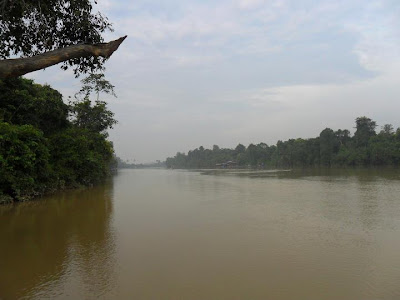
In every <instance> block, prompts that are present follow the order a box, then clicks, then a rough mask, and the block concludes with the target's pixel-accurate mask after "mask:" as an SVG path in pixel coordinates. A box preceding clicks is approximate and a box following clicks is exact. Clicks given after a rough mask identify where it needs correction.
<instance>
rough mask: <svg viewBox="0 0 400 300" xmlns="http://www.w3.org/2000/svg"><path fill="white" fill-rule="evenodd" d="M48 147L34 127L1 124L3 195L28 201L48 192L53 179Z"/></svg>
mask: <svg viewBox="0 0 400 300" xmlns="http://www.w3.org/2000/svg"><path fill="white" fill-rule="evenodd" d="M46 144H47V143H46V139H45V138H44V137H43V133H42V132H41V131H40V130H38V129H36V128H34V127H33V126H32V125H11V124H8V123H4V122H0V196H1V195H9V196H10V197H12V198H14V199H16V200H25V199H27V198H28V197H29V196H32V195H38V194H41V193H42V192H44V190H45V189H46V183H47V181H48V180H49V178H50V166H49V151H48V148H47V146H46Z"/></svg>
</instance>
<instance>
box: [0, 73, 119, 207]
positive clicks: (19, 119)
mask: <svg viewBox="0 0 400 300" xmlns="http://www.w3.org/2000/svg"><path fill="white" fill-rule="evenodd" d="M96 76H99V77H98V78H94V75H91V76H89V77H88V78H87V79H86V81H84V88H83V89H82V91H81V94H82V93H83V95H82V97H78V98H77V99H76V100H74V101H70V103H69V104H66V103H64V102H63V99H62V95H61V94H60V93H59V92H58V91H56V90H54V89H53V88H51V87H50V86H48V85H40V84H35V83H34V82H33V81H32V80H28V79H24V78H10V79H4V80H0V203H2V202H3V203H4V202H13V201H24V200H27V199H30V198H32V197H34V196H38V195H42V194H44V193H46V192H49V191H54V190H57V189H62V188H66V187H76V186H79V185H85V186H88V185H93V184H95V183H98V182H100V181H102V180H103V179H104V178H105V177H106V176H107V175H108V174H109V172H110V165H111V164H112V163H113V153H114V151H113V145H112V143H111V142H110V141H108V140H107V136H108V135H107V129H109V128H112V126H113V125H114V124H115V123H116V121H115V119H114V117H113V113H112V112H111V111H109V110H108V109H107V106H106V103H105V102H103V101H100V100H96V101H91V100H90V94H91V93H92V92H97V93H98V92H99V91H100V90H103V91H106V92H112V93H113V91H112V88H113V87H112V86H111V85H107V83H108V82H107V81H105V80H104V78H102V76H103V75H96Z"/></svg>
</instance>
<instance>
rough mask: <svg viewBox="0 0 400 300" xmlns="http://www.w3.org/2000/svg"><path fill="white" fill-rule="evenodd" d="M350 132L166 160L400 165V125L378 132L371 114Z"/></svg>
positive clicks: (185, 164) (180, 164) (206, 164)
mask: <svg viewBox="0 0 400 300" xmlns="http://www.w3.org/2000/svg"><path fill="white" fill-rule="evenodd" d="M355 121H356V131H355V133H354V135H353V136H351V134H350V131H349V130H347V129H344V130H342V129H339V130H336V131H334V130H332V129H330V128H325V129H324V130H322V131H321V133H320V135H319V136H318V137H315V138H309V139H302V138H298V139H289V140H287V141H278V142H277V143H276V145H271V146H268V145H267V144H266V143H259V144H250V145H249V146H248V147H247V148H246V147H245V146H244V145H242V144H239V145H237V146H236V148H235V149H226V148H220V147H219V146H217V145H214V146H213V148H212V149H204V147H202V146H201V147H199V148H196V149H194V150H191V151H189V152H188V153H187V154H185V153H180V152H178V153H177V154H176V155H175V156H174V157H169V158H167V160H166V165H167V167H168V168H215V167H216V165H217V164H218V165H220V164H223V163H224V162H228V161H230V162H234V163H236V164H237V166H238V167H253V168H254V167H266V168H296V167H300V168H301V167H319V166H324V167H331V166H398V165H399V164H400V128H398V129H397V130H396V131H395V130H394V128H393V126H392V125H390V124H386V125H384V126H383V127H382V129H381V130H380V131H379V132H378V133H377V132H376V128H377V124H376V122H375V121H373V120H371V119H370V118H368V117H365V116H363V117H359V118H357V119H356V120H355Z"/></svg>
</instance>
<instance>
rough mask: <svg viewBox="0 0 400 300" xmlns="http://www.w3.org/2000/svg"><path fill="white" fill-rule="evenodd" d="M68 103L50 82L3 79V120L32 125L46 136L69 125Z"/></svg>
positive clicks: (0, 84) (0, 98)
mask: <svg viewBox="0 0 400 300" xmlns="http://www.w3.org/2000/svg"><path fill="white" fill-rule="evenodd" d="M67 117H68V105H66V104H65V103H64V102H63V101H62V95H61V94H60V93H59V92H58V91H56V90H54V89H52V88H51V87H50V86H48V85H44V86H43V85H39V84H34V83H33V81H32V80H29V79H25V78H12V79H6V80H0V120H2V121H4V122H8V123H13V124H19V125H23V124H30V125H33V126H35V127H37V128H39V129H40V130H41V131H43V132H44V133H45V134H46V135H47V134H52V133H54V132H56V131H58V130H60V129H62V128H66V127H67V126H68V120H67Z"/></svg>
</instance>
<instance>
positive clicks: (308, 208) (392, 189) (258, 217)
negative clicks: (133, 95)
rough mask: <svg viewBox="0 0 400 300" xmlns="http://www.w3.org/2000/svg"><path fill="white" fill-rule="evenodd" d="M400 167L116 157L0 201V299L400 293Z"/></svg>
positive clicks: (384, 296) (308, 296)
mask: <svg viewBox="0 0 400 300" xmlns="http://www.w3.org/2000/svg"><path fill="white" fill-rule="evenodd" d="M399 282H400V176H399V172H398V171H396V170H359V171H354V170H342V171H335V170H324V171H280V172H276V171H272V172H271V171H235V170H228V171H218V170H217V171H215V170H214V171H205V172H202V171H199V172H189V171H177V170H174V171H171V170H123V171H121V172H120V173H119V174H118V175H116V176H115V177H114V178H113V179H112V180H111V181H110V182H109V183H107V184H105V185H103V186H99V187H95V188H91V189H86V190H79V191H69V192H64V193H59V194H57V195H54V196H51V197H46V198H44V199H42V200H40V201H34V202H30V203H23V204H19V205H14V206H3V207H0V298H2V299H15V298H26V299H43V298H48V299H57V298H58V299H66V298H70V299H95V298H102V299H113V298H115V299H318V300H319V299H400V284H399Z"/></svg>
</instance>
